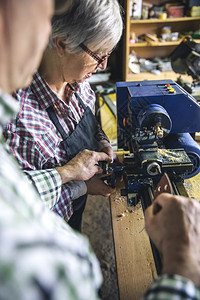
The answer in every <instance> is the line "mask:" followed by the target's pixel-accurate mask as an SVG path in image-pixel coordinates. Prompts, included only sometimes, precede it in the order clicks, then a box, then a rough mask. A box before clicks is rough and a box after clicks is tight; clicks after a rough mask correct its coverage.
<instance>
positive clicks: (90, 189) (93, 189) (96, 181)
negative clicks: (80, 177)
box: [86, 175, 116, 197]
mask: <svg viewBox="0 0 200 300" xmlns="http://www.w3.org/2000/svg"><path fill="white" fill-rule="evenodd" d="M103 176H104V175H102V176H99V175H95V176H93V177H92V178H91V179H90V180H88V181H86V185H87V193H88V194H90V195H102V196H105V197H108V196H110V195H111V194H112V193H114V192H115V191H116V190H115V188H112V187H111V186H109V185H108V184H106V183H105V182H103V181H102V179H101V178H103Z"/></svg>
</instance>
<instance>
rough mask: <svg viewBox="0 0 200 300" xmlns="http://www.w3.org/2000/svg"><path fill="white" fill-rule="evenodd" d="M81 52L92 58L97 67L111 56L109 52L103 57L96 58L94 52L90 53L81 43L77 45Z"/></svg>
mask: <svg viewBox="0 0 200 300" xmlns="http://www.w3.org/2000/svg"><path fill="white" fill-rule="evenodd" d="M79 47H81V49H82V50H83V51H85V52H86V53H87V54H88V55H90V56H91V57H92V58H94V59H95V60H96V61H97V67H98V66H99V65H100V64H102V62H103V61H105V60H106V59H107V58H108V57H109V56H110V54H111V52H112V51H109V52H108V53H107V54H106V55H104V56H103V57H100V56H98V55H97V54H95V53H94V52H92V51H91V50H90V49H89V48H88V47H86V46H85V45H84V44H83V43H81V44H80V45H79Z"/></svg>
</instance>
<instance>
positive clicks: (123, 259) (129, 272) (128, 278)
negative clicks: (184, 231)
mask: <svg viewBox="0 0 200 300" xmlns="http://www.w3.org/2000/svg"><path fill="white" fill-rule="evenodd" d="M110 98H111V100H112V101H113V102H115V100H116V95H115V94H112V95H110ZM102 104H103V102H102V100H101V99H100V105H102ZM100 112H101V113H100V117H101V125H102V128H103V130H104V132H105V133H106V134H107V136H108V137H109V139H110V141H111V142H115V141H116V139H117V124H116V118H115V117H114V116H113V114H112V113H111V112H110V110H109V108H108V107H107V106H106V104H105V105H103V106H102V107H101V110H100ZM118 154H119V152H118V153H117V155H118ZM120 155H121V153H120ZM121 187H122V183H120V182H118V183H117V189H116V193H115V194H113V195H112V196H111V197H110V207H111V216H112V227H113V237H114V246H115V256H116V264H117V275H118V286H119V295H120V300H138V299H141V297H142V295H143V294H144V292H145V291H146V289H147V288H148V287H149V286H150V285H151V284H152V282H153V281H154V279H155V278H156V277H157V273H156V269H155V264H154V260H153V256H152V252H151V247H150V243H149V238H148V236H147V233H146V232H145V230H144V216H143V211H142V207H141V204H138V205H137V206H136V207H128V206H127V200H126V197H122V196H120V188H121ZM185 187H186V190H187V192H188V194H189V196H190V197H196V198H198V199H200V174H199V175H197V176H195V177H193V178H191V179H188V180H185Z"/></svg>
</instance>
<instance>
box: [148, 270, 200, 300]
mask: <svg viewBox="0 0 200 300" xmlns="http://www.w3.org/2000/svg"><path fill="white" fill-rule="evenodd" d="M161 299H163V300H183V299H185V300H199V299H200V289H199V288H197V287H196V286H195V285H194V283H193V282H192V281H190V280H187V279H186V278H184V277H182V276H179V275H162V276H160V277H158V278H157V280H156V281H155V283H154V284H153V285H152V286H151V287H150V288H149V289H148V290H147V292H146V294H145V295H144V297H143V298H142V300H161Z"/></svg>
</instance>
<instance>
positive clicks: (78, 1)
mask: <svg viewBox="0 0 200 300" xmlns="http://www.w3.org/2000/svg"><path fill="white" fill-rule="evenodd" d="M122 28H123V24H122V17H121V11H120V6H119V3H118V1H117V0H73V4H72V6H71V7H70V9H69V10H68V11H67V12H66V13H65V14H64V15H60V16H54V17H53V19H52V33H51V36H50V40H49V47H54V46H55V43H54V39H55V38H56V37H64V38H65V37H66V39H65V41H64V44H65V46H66V51H68V52H70V53H77V52H79V51H80V50H81V49H80V47H79V45H80V44H81V43H84V44H85V45H86V46H87V47H88V48H89V47H91V46H92V48H91V50H92V51H98V50H100V49H101V50H102V49H103V50H104V48H105V50H112V49H113V48H114V47H115V46H116V45H117V43H118V41H119V40H120V38H121V35H122Z"/></svg>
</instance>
